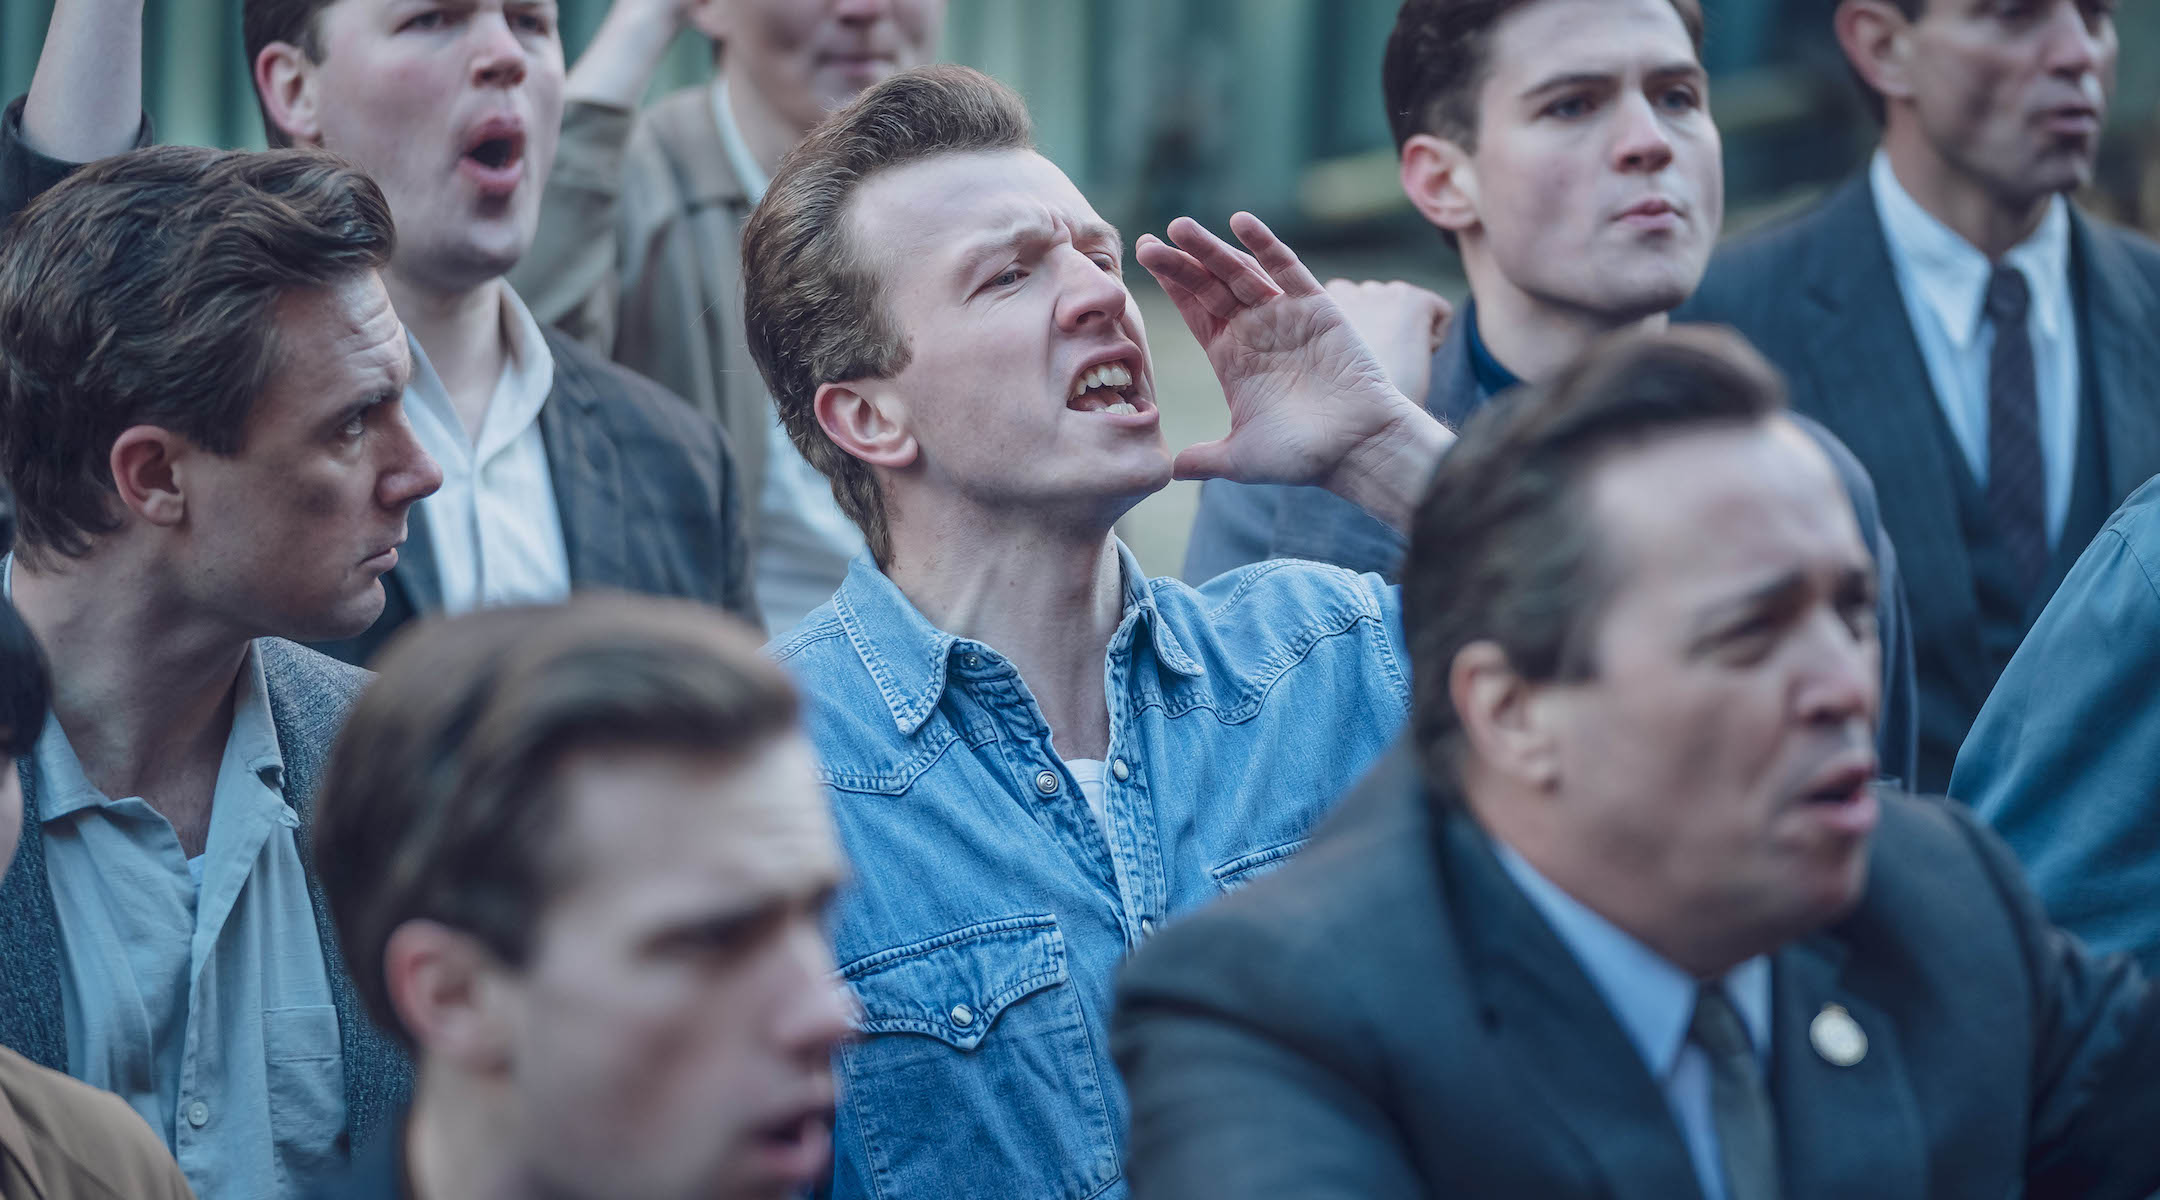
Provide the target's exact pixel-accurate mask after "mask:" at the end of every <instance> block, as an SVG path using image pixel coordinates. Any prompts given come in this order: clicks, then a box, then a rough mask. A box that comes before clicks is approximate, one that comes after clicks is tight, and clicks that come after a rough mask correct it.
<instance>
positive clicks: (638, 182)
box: [510, 0, 945, 635]
mask: <svg viewBox="0 0 2160 1200" xmlns="http://www.w3.org/2000/svg"><path fill="white" fill-rule="evenodd" d="M944 16H945V0H615V3H614V4H613V5H612V6H611V7H610V8H609V9H608V15H607V19H606V20H605V21H603V22H602V23H601V25H600V29H599V31H598V32H596V33H595V34H594V35H593V39H592V42H591V44H590V45H588V46H587V47H586V48H585V52H584V54H582V55H581V56H579V58H578V60H577V63H576V65H574V66H573V67H572V68H571V70H570V77H569V81H568V83H567V85H566V86H565V88H564V101H565V103H564V107H563V138H562V146H561V147H560V151H559V154H558V157H557V158H556V162H555V170H554V171H553V172H552V173H550V175H549V176H548V188H547V194H546V196H545V197H544V199H543V201H542V204H541V208H540V230H539V234H538V236H537V238H536V240H535V241H534V243H533V248H532V252H531V253H529V254H527V255H526V256H525V258H524V259H523V260H522V261H520V262H519V263H518V266H517V268H516V269H515V270H513V271H512V272H511V273H510V280H511V282H512V283H514V284H516V285H517V289H518V291H519V293H520V294H522V295H524V296H525V297H526V299H527V301H528V302H529V303H531V305H532V309H533V315H535V316H537V317H538V318H539V319H541V320H542V321H551V322H554V323H556V324H558V325H560V326H561V327H562V328H564V329H565V330H567V331H569V332H571V333H573V334H575V335H576V336H578V337H580V338H581V339H583V340H584V341H585V342H586V343H587V344H588V345H591V346H592V347H593V348H595V349H597V350H599V351H601V352H602V353H604V354H607V355H609V356H611V357H612V358H614V360H615V361H616V362H619V363H621V364H623V365H624V366H626V367H629V368H630V369H631V370H633V371H638V372H640V373H642V374H645V375H649V376H651V377H652V378H653V379H655V380H658V381H659V382H660V383H662V384H665V385H666V386H667V387H669V388H670V389H672V390H674V391H675V392H676V393H677V394H678V395H681V396H683V397H684V398H686V399H688V400H689V401H690V402H691V404H692V405H694V406H695V407H696V408H697V409H698V410H699V411H701V412H704V413H707V414H709V415H711V416H712V417H714V418H715V419H717V420H718V421H719V422H720V424H721V426H722V427H723V428H724V429H726V430H727V433H728V442H729V444H730V446H731V447H732V448H733V449H734V451H735V462H736V465H737V467H738V469H739V474H738V476H737V478H738V479H739V480H740V491H741V494H742V498H743V506H742V507H743V528H744V532H745V540H746V541H747V542H748V543H749V545H750V569H751V573H752V576H753V582H754V585H755V587H756V590H757V602H758V609H759V611H760V612H761V613H762V614H763V616H764V618H765V627H766V629H768V630H770V631H771V632H772V633H773V634H775V635H779V634H783V633H786V632H787V631H788V630H790V629H792V628H794V627H795V625H796V623H797V622H799V621H801V620H802V618H803V617H804V615H805V614H807V613H808V612H809V611H810V610H811V609H813V608H816V607H817V606H818V605H820V604H823V603H824V602H825V600H826V598H827V597H829V596H831V595H832V593H833V589H834V588H836V587H838V586H840V580H841V579H842V578H843V577H845V576H846V574H847V564H848V560H849V559H851V558H853V557H854V556H855V554H856V553H858V552H859V551H861V549H862V533H861V531H859V530H857V529H856V528H855V524H854V522H852V521H850V520H848V519H847V516H846V514H844V513H842V512H841V511H840V506H839V505H838V504H837V503H835V502H834V500H833V494H832V485H831V483H830V481H828V480H827V479H826V478H825V477H824V476H823V475H821V474H819V473H818V471H817V469H816V468H814V467H812V466H811V465H810V464H809V463H807V462H805V461H804V460H803V457H802V454H801V452H799V451H797V450H796V449H795V446H794V443H792V442H790V441H789V440H788V436H787V431H786V430H785V429H784V428H782V427H781V424H780V422H779V419H778V417H777V415H776V414H775V413H774V412H773V405H772V400H771V398H770V397H768V396H767V395H766V394H765V387H764V383H763V381H762V380H760V379H759V378H758V374H757V371H756V369H755V367H754V366H753V365H752V363H751V362H750V351H749V348H748V346H747V345H746V344H745V343H744V341H743V310H742V260H741V245H742V227H743V222H744V221H745V220H746V219H748V217H749V216H750V209H751V207H752V206H754V205H755V204H757V202H758V201H759V200H760V199H761V198H763V196H764V195H765V185H766V181H768V180H770V179H771V178H772V173H773V169H774V168H775V167H777V166H779V164H780V156H781V155H783V154H785V153H787V151H788V149H789V148H790V147H792V146H794V145H795V143H797V142H799V141H801V140H802V138H803V135H804V134H807V133H809V132H810V129H811V127H812V126H814V125H816V124H817V123H818V122H819V121H821V120H823V119H824V118H825V117H826V116H827V115H828V114H830V113H831V112H832V111H833V110H834V109H836V108H838V107H840V106H841V105H842V104H845V103H846V102H847V101H849V100H850V99H853V98H854V97H855V95H856V94H857V93H858V92H860V91H861V90H862V89H864V88H866V87H868V86H870V85H871V84H873V83H876V82H877V81H878V80H880V79H883V78H885V77H886V76H888V75H890V74H892V73H893V72H894V71H898V70H902V69H904V68H907V67H912V66H916V65H918V64H920V63H923V62H926V61H928V59H929V57H930V52H931V51H932V49H933V48H934V47H935V46H936V44H937V37H938V30H939V28H940V26H941V25H942V24H943V22H944ZM685 26H688V27H689V28H692V29H695V30H696V31H697V32H698V33H700V34H702V35H704V36H705V37H708V38H710V39H712V44H713V47H714V53H715V55H716V61H717V63H718V69H717V70H716V71H715V72H714V78H713V79H712V81H711V82H710V83H705V84H699V85H697V86H694V87H688V88H684V89H682V90H680V91H677V92H675V93H673V94H672V95H669V96H667V97H665V98H663V99H661V100H660V101H658V102H657V103H655V104H654V105H653V106H652V107H650V108H648V109H646V110H645V111H643V112H638V111H637V105H638V103H639V101H640V100H641V99H642V98H643V97H644V95H645V91H646V88H647V87H648V85H650V83H651V82H652V77H653V74H654V73H655V71H657V70H658V68H659V65H660V59H661V55H662V53H663V52H664V51H665V50H666V49H667V47H668V44H669V43H670V42H671V41H672V40H674V37H675V35H676V33H677V32H678V31H680V30H682V29H683V28H684V27H685Z"/></svg>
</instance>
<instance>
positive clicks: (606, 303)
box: [510, 86, 773, 545]
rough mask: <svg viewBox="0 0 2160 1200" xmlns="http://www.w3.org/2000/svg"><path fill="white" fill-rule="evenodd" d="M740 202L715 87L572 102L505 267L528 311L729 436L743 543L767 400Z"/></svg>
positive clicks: (750, 538) (768, 414)
mask: <svg viewBox="0 0 2160 1200" xmlns="http://www.w3.org/2000/svg"><path fill="white" fill-rule="evenodd" d="M750 208H751V202H750V197H749V194H748V193H747V192H746V191H745V190H744V189H743V186H742V184H741V183H740V182H739V181H737V180H736V178H735V175H734V172H733V171H731V170H730V169H729V168H728V156H727V151H726V149H725V148H724V147H723V146H722V145H721V142H720V130H719V127H718V126H717V125H715V124H714V123H713V112H712V99H711V92H710V91H709V90H708V89H707V88H706V87H704V86H699V87H692V88H685V89H683V90H682V91H679V92H676V93H674V94H673V95H670V96H668V97H667V98H666V99H664V100H662V101H660V102H659V103H658V104H655V105H653V106H652V107H651V108H649V109H647V110H645V111H644V112H643V113H641V114H632V113H630V112H628V111H626V110H624V109H620V108H615V107H613V106H610V105H601V104H591V103H584V102H573V103H571V104H570V105H569V106H568V107H567V108H566V109H565V110H564V112H563V129H562V141H561V144H560V146H559V148H558V149H557V151H556V158H555V167H554V171H553V173H552V174H551V175H550V176H549V177H548V184H547V191H546V193H545V195H544V198H543V199H542V201H541V206H540V230H539V235H538V237H537V238H536V239H535V240H534V242H533V247H532V249H531V250H530V251H529V252H527V253H526V255H525V257H524V259H523V260H522V261H521V262H519V263H518V266H517V269H516V270H514V271H512V272H511V273H510V284H511V286H512V287H515V288H516V289H517V293H518V295H519V296H520V297H522V298H523V299H524V301H525V303H526V305H527V306H528V307H530V308H531V309H532V312H533V316H534V317H535V318H536V319H538V320H539V321H541V322H542V323H543V324H553V325H555V326H557V327H558V328H560V329H562V330H563V331H564V332H566V333H568V334H570V335H571V336H572V337H574V338H576V339H578V340H579V341H581V342H584V343H585V344H586V345H588V346H591V347H592V348H593V349H595V350H598V351H599V352H600V353H602V354H605V355H607V356H608V357H610V358H613V359H614V360H615V361H616V362H618V363H621V364H622V365H624V366H626V367H629V368H630V369H631V370H633V371H636V372H638V373H639V374H641V375H644V376H646V377H648V378H651V379H654V380H657V381H659V382H660V383H661V384H662V385H664V386H665V387H667V388H668V390H670V391H672V392H674V393H675V394H676V395H679V396H681V397H683V398H684V399H686V400H688V401H690V403H691V405H692V406H693V407H695V408H697V409H698V410H699V411H701V412H704V413H706V414H708V415H710V416H712V417H713V418H714V419H715V420H717V421H719V422H720V425H721V427H722V428H724V429H726V430H727V435H728V442H729V448H730V449H731V450H733V451H734V456H735V467H736V495H738V496H740V497H742V498H743V503H742V505H741V509H742V519H743V525H744V530H743V533H744V538H745V540H746V542H747V543H748V544H751V545H756V544H757V530H756V523H757V515H758V503H757V498H758V497H759V496H761V495H763V494H764V483H765V428H766V426H767V425H768V424H769V423H770V422H771V421H772V419H773V418H772V401H771V400H770V399H769V398H768V397H767V395H766V392H765V381H764V379H763V378H762V377H761V376H759V374H758V369H757V364H756V363H754V362H752V361H751V359H750V347H749V343H748V341H747V340H746V338H745V336H744V333H743V312H742V258H741V252H740V249H739V247H740V245H741V242H742V227H743V222H744V221H745V220H747V219H748V218H749V216H750Z"/></svg>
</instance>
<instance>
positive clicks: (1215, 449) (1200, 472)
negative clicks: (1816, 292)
mask: <svg viewBox="0 0 2160 1200" xmlns="http://www.w3.org/2000/svg"><path fill="white" fill-rule="evenodd" d="M1228 442H1229V439H1227V438H1220V439H1217V440H1215V441H1212V442H1201V443H1200V444H1199V445H1197V446H1187V447H1186V448H1185V449H1183V450H1180V451H1178V456H1177V458H1176V459H1175V460H1174V461H1173V462H1172V463H1171V464H1170V472H1171V474H1173V475H1175V476H1176V477H1177V478H1179V479H1222V478H1226V477H1227V475H1228V472H1229V470H1230V453H1229V450H1228Z"/></svg>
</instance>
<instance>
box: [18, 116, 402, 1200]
mask: <svg viewBox="0 0 2160 1200" xmlns="http://www.w3.org/2000/svg"><path fill="white" fill-rule="evenodd" d="M392 246H393V236H392V230H391V223H390V210H389V207H388V205H387V204H385V203H384V201H383V195H382V193H381V192H380V191H379V190H377V189H376V187H375V185H374V184H373V183H372V182H370V181H369V180H368V178H367V177H366V176H364V175H362V174H360V173H359V172H358V171H356V170H354V169H352V168H351V167H349V166H347V165H345V164H344V163H342V162H340V161H338V160H336V159H333V158H331V157H329V156H328V155H324V154H319V153H314V152H303V151H278V152H274V153H268V154H246V153H239V152H233V151H219V150H205V149H198V148H193V147H160V148H157V149H152V150H143V151H137V152H134V153H131V154H126V155H122V156H120V157H118V158H112V159H107V160H105V161H103V162H100V163H97V164H94V165H92V166H90V167H86V168H84V169H83V170H81V171H80V172H78V173H76V174H74V175H73V176H72V177H70V178H68V179H67V180H65V181H64V182H62V183H59V184H58V185H57V186H54V187H53V188H52V189H51V190H49V191H47V192H46V193H45V194H44V195H43V196H42V197H41V198H40V199H38V200H37V201H36V202H35V203H33V204H32V205H31V206H30V207H29V208H28V209H26V210H25V211H24V212H23V213H22V214H21V215H20V216H19V217H18V218H17V219H16V221H15V223H14V226H13V227H12V228H11V229H10V230H9V231H8V234H7V237H6V240H5V242H4V243H0V476H4V477H5V478H7V479H8V480H9V481H10V482H11V483H12V484H13V486H14V489H15V493H16V499H17V504H18V508H19V513H20V519H21V527H20V529H21V536H20V538H19V539H18V540H17V542H16V544H15V550H14V554H13V555H12V556H10V557H9V558H7V559H5V560H0V571H4V576H0V579H4V587H5V590H6V591H7V592H8V593H10V594H11V595H12V596H13V599H14V603H15V605H16V607H17V608H19V609H20V610H21V612H22V616H23V619H24V620H25V621H26V622H27V623H28V624H29V626H30V628H31V629H32V630H33V631H35V632H36V634H37V636H38V639H39V641H40V642H42V643H43V644H44V647H45V650H46V652H47V653H48V654H49V655H50V656H51V662H52V676H53V699H52V712H51V715H50V717H49V718H47V720H46V721H45V724H44V728H43V729H42V730H41V731H38V732H36V733H35V734H34V735H33V736H34V737H35V740H36V745H35V748H34V750H33V751H32V752H31V753H30V754H29V755H28V756H27V757H25V758H23V759H22V760H21V761H20V763H19V764H18V766H19V767H20V771H21V779H22V787H23V794H24V797H25V801H24V806H23V814H22V821H21V828H22V849H21V851H20V852H19V854H18V855H17V858H16V862H15V866H14V868H13V870H11V871H10V872H9V873H8V875H7V878H6V880H5V881H4V882H0V962H4V963H6V964H7V969H6V970H5V971H0V1044H4V1045H6V1046H7V1047H9V1048H10V1049H13V1050H16V1051H19V1052H20V1053H22V1054H23V1055H25V1056H26V1057H28V1058H30V1059H32V1060H34V1061H36V1062H39V1063H41V1064H43V1065H45V1066H48V1067H53V1068H55V1069H62V1070H65V1071H67V1072H68V1073H69V1074H71V1075H74V1076H75V1077H77V1078H79V1079H82V1080H84V1081H86V1082H88V1083H91V1084H93V1085H95V1086H98V1087H102V1088H107V1089H109V1090H112V1091H115V1092H118V1093H119V1094H120V1096H121V1097H122V1098H123V1099H125V1100H126V1101H127V1102H128V1103H129V1104H131V1105H133V1106H134V1108H135V1110H136V1111H137V1112H139V1113H141V1114H142V1116H143V1118H144V1119H145V1120H147V1121H148V1122H149V1123H150V1127H151V1128H152V1129H154V1130H155V1131H157V1133H158V1134H159V1135H160V1136H161V1137H163V1138H164V1139H165V1140H166V1142H167V1144H168V1145H170V1146H171V1147H172V1150H173V1153H174V1156H175V1157H176V1158H178V1160H179V1163H180V1166H181V1169H182V1170H184V1171H185V1172H186V1173H187V1176H188V1180H189V1182H190V1183H192V1184H193V1185H194V1188H195V1190H196V1192H197V1193H199V1194H201V1195H203V1196H210V1197H226V1196H289V1195H292V1194H293V1189H295V1188H297V1186H298V1185H299V1182H300V1181H301V1180H302V1179H304V1178H305V1177H307V1176H308V1175H310V1174H312V1173H314V1172H316V1171H319V1170H321V1169H323V1168H325V1167H327V1166H329V1165H331V1164H333V1163H335V1162H336V1161H337V1160H338V1159H339V1158H341V1157H342V1155H343V1153H344V1150H345V1147H346V1146H347V1145H348V1144H349V1143H351V1142H353V1141H355V1140H365V1138H366V1137H367V1135H368V1134H369V1133H370V1132H372V1131H373V1129H374V1128H375V1127H376V1126H377V1125H378V1124H379V1123H380V1122H381V1120H382V1118H383V1117H384V1116H385V1115H386V1114H387V1111H388V1110H389V1108H391V1107H392V1106H394V1105H395V1104H396V1103H397V1100H398V1097H399V1096H400V1095H401V1094H402V1092H403V1090H404V1088H405V1086H406V1078H407V1071H406V1066H405V1060H404V1056H403V1055H402V1054H401V1053H400V1052H399V1051H398V1049H397V1048H396V1047H395V1046H394V1045H392V1044H390V1043H389V1042H388V1041H387V1040H386V1039H385V1038H383V1037H382V1035H381V1034H380V1032H379V1031H377V1030H376V1029H375V1028H374V1026H373V1025H371V1024H370V1023H369V1021H368V1018H367V1015H366V1013H365V1012H364V1011H362V1010H361V1009H360V1007H359V1006H358V1004H357V1002H356V1001H355V998H354V995H353V992H352V988H351V984H350V982H349V981H348V980H347V978H346V975H345V971H344V968H343V965H342V964H341V963H340V961H339V959H338V955H337V943H336V940H335V938H334V937H333V936H331V934H330V930H329V926H328V915H327V913H326V912H325V911H324V910H323V909H322V907H321V902H320V893H319V891H318V888H317V884H316V879H315V876H314V873H313V871H312V870H310V868H309V866H308V862H307V856H306V846H307V837H308V820H309V813H310V805H311V803H312V800H313V797H314V793H315V789H316V787H317V785H318V783H319V782H320V781H321V779H322V778H323V759H324V757H325V756H326V755H327V754H328V753H329V749H330V739H331V737H332V736H333V735H334V734H335V733H336V731H337V727H338V723H339V722H340V721H341V720H342V719H343V717H344V713H345V707H346V705H347V704H348V703H349V702H350V701H351V699H352V697H353V695H354V693H355V692H357V691H358V690H359V688H360V684H361V681H362V679H363V678H364V676H363V673H362V672H360V671H359V670H356V669H354V668H352V667H348V666H346V665H345V664H343V663H340V662H337V661H335V660H334V659H330V658H327V657H325V656H323V655H321V654H317V653H315V652H314V651H311V650H307V649H304V648H302V647H300V646H297V645H294V644H293V642H292V641H288V640H285V639H294V640H315V639H325V638H339V637H349V636H351V635H353V634H356V633H359V632H360V631H361V630H364V629H366V628H367V627H368V626H369V625H370V624H371V623H372V622H374V621H375V619H376V617H377V615H378V614H379V613H381V611H382V608H383V585H382V582H381V579H382V576H383V574H384V572H386V571H388V570H390V569H391V567H392V565H393V564H394V563H396V562H397V559H398V553H399V549H398V548H399V546H400V545H401V544H402V543H403V542H404V540H405V535H406V516H407V514H408V513H409V512H410V511H411V509H412V506H413V504H414V503H415V502H417V501H418V500H419V499H420V498H421V497H422V496H425V495H427V494H428V493H430V492H432V491H434V490H435V487H436V485H437V484H438V483H440V482H441V479H442V473H441V472H440V471H439V470H437V469H436V466H435V464H434V463H433V462H431V461H430V460H429V459H428V456H427V454H426V453H425V452H424V451H423V450H422V449H421V447H420V444H419V442H418V440H417V439H416V438H415V437H414V435H413V430H412V427H411V426H410V425H409V424H407V422H406V419H405V414H404V411H403V407H402V405H401V404H400V397H401V396H402V395H403V393H404V390H405V383H406V377H407V374H408V372H409V371H410V369H411V363H410V359H409V358H408V356H407V353H406V340H405V333H404V330H403V328H402V327H400V326H399V324H398V320H397V317H396V316H395V315H394V314H393V313H392V312H391V310H390V297H389V294H388V292H387V291H386V289H385V288H384V286H383V281H382V275H381V272H382V270H383V268H384V266H385V265H386V264H387V263H388V262H389V261H390V258H391V254H392Z"/></svg>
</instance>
